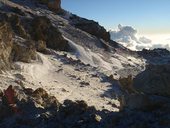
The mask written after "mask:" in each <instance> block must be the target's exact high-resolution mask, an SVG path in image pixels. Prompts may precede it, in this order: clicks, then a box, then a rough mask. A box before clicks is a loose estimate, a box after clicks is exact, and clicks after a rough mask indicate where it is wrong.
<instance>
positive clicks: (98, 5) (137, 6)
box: [62, 0, 170, 34]
mask: <svg viewBox="0 0 170 128" xmlns="http://www.w3.org/2000/svg"><path fill="white" fill-rule="evenodd" d="M62 7H63V8H64V9H66V10H68V11H70V12H72V13H75V14H77V15H79V16H81V17H85V18H88V19H93V20H96V21H98V22H99V23H100V24H101V25H103V26H104V27H105V28H107V29H115V28H116V27H117V25H118V24H122V25H129V26H133V27H134V28H136V29H137V30H138V31H139V33H141V34H170V0H62Z"/></svg>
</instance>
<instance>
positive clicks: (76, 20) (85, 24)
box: [70, 15, 110, 42]
mask: <svg viewBox="0 0 170 128" xmlns="http://www.w3.org/2000/svg"><path fill="white" fill-rule="evenodd" d="M70 19H71V22H72V24H73V25H75V27H77V28H79V29H81V30H83V31H85V32H87V33H90V34H92V35H94V36H96V37H98V38H101V39H103V40H105V41H107V42H108V41H110V34H109V32H107V31H106V29H105V28H104V27H102V26H100V25H99V24H98V23H97V22H95V21H93V20H88V19H85V18H80V17H78V16H76V15H73V16H71V17H70Z"/></svg>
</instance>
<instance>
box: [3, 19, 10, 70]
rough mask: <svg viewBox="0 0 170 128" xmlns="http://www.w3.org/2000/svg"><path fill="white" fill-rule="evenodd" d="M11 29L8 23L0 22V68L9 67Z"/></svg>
mask: <svg viewBox="0 0 170 128" xmlns="http://www.w3.org/2000/svg"><path fill="white" fill-rule="evenodd" d="M12 37H13V34H12V30H11V28H10V26H9V24H8V23H6V22H0V70H2V69H7V68H10V65H11V63H10V55H11V51H12V47H13V42H12Z"/></svg>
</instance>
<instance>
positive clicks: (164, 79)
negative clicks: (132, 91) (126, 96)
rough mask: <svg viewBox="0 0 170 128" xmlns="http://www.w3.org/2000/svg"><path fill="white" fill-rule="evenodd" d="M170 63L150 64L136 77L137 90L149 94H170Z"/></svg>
mask: <svg viewBox="0 0 170 128" xmlns="http://www.w3.org/2000/svg"><path fill="white" fill-rule="evenodd" d="M169 83H170V65H169V64H167V65H149V66H148V67H147V68H146V70H145V71H144V72H142V73H140V74H139V75H137V76H136V78H135V79H134V87H135V88H136V90H137V91H140V92H144V93H147V94H155V95H161V96H168V97H169V96H170V84H169Z"/></svg>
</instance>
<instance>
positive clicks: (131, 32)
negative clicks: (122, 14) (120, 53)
mask: <svg viewBox="0 0 170 128" xmlns="http://www.w3.org/2000/svg"><path fill="white" fill-rule="evenodd" d="M110 35H111V39H112V40H114V41H117V42H119V43H120V44H122V45H123V46H125V47H127V48H129V49H131V50H137V51H139V50H142V49H144V48H145V49H154V48H166V49H168V50H170V43H169V44H168V43H167V44H162V43H161V42H160V43H157V44H154V43H153V41H152V40H151V39H148V38H146V37H144V36H143V37H138V36H137V30H136V29H134V28H133V27H131V26H122V25H120V24H119V25H118V30H115V31H110ZM168 39H169V38H168Z"/></svg>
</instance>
